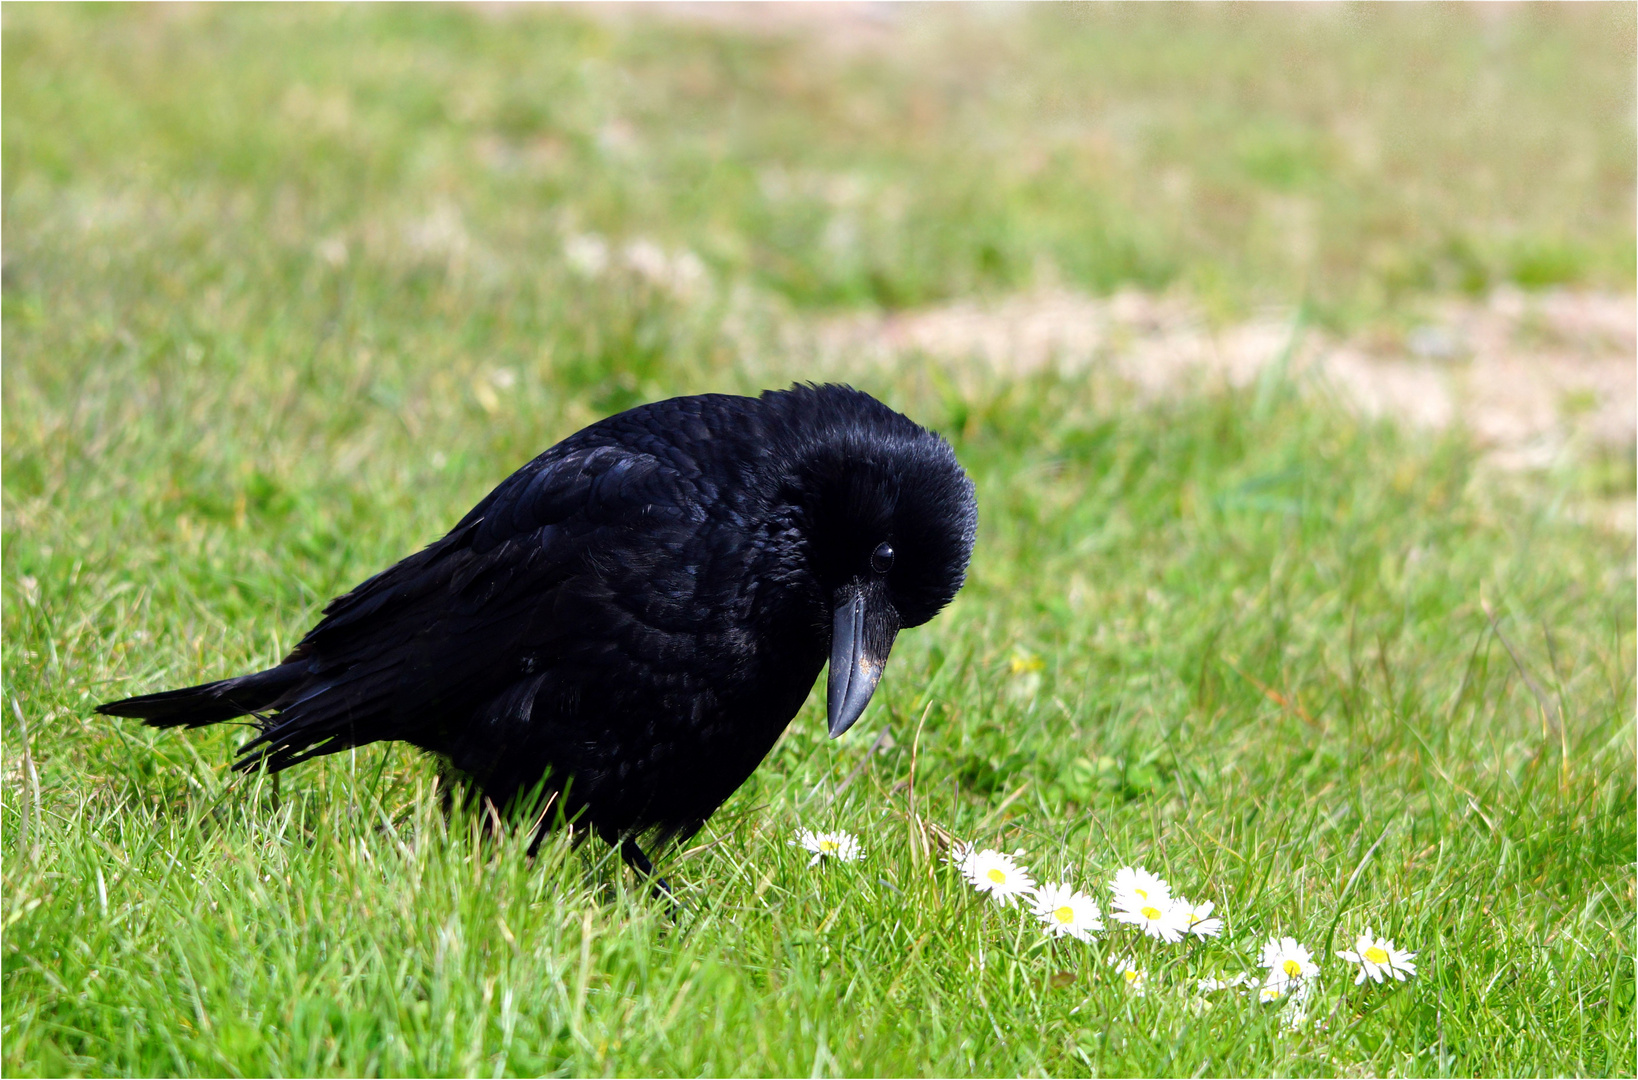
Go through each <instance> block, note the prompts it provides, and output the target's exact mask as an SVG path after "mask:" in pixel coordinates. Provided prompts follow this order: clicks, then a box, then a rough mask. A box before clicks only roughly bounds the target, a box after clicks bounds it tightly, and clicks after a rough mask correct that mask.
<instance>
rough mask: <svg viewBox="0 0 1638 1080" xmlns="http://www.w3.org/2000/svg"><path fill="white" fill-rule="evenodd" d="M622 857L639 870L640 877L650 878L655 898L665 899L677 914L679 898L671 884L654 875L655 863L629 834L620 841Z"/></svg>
mask: <svg viewBox="0 0 1638 1080" xmlns="http://www.w3.org/2000/svg"><path fill="white" fill-rule="evenodd" d="M620 858H622V859H624V860H625V861H626V865H627V866H629V867H631V868H632V869H633V870H635V871H637V876H638V877H641V878H647V879H648V880H649V882H650V883H651V884H650V887H649V891H650V893H652V894H653V896H654V899H656V900H664V901H665V902H666V905H667V906H668V907H669V908H670V909H671V914H672V915H673V916H675V915H676V914H677V898H676V897H674V896H672V895H671V886H669V885H667V884H666V883H665V878H663V877H655V876H654V864H653V863H651V862H649V861H648V856H647V855H644V854H643V849H642V848H640V847H638V846H637V841H635V840H633V839H631V838H630V837H629V836H628V837H627V838H626V839H624V840H622V841H620Z"/></svg>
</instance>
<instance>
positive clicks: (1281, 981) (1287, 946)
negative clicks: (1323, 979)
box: [1258, 937, 1319, 1001]
mask: <svg viewBox="0 0 1638 1080" xmlns="http://www.w3.org/2000/svg"><path fill="white" fill-rule="evenodd" d="M1258 963H1259V964H1261V965H1262V966H1263V967H1265V968H1267V969H1268V982H1267V983H1266V984H1265V985H1264V987H1263V990H1264V994H1263V1000H1264V1001H1275V1000H1278V999H1279V998H1280V997H1282V996H1284V994H1285V992H1286V991H1287V990H1288V989H1290V988H1292V986H1293V985H1294V984H1300V983H1301V982H1303V980H1305V979H1312V978H1313V977H1314V976H1316V975H1318V974H1319V965H1318V964H1316V963H1314V954H1313V953H1310V952H1309V951H1308V950H1307V949H1306V948H1304V947H1303V946H1301V945H1298V944H1297V939H1296V938H1288V937H1287V938H1269V939H1268V943H1267V944H1265V945H1264V946H1263V955H1262V959H1260V960H1259V961H1258ZM1270 987H1272V988H1273V989H1274V990H1275V993H1274V996H1273V997H1269V996H1268V994H1267V991H1268V989H1269V988H1270Z"/></svg>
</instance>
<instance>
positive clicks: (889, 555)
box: [870, 540, 893, 574]
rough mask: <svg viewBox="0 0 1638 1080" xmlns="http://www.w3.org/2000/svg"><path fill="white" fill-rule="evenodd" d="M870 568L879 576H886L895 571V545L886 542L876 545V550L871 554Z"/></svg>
mask: <svg viewBox="0 0 1638 1080" xmlns="http://www.w3.org/2000/svg"><path fill="white" fill-rule="evenodd" d="M870 568H871V569H872V570H874V571H876V573H878V574H885V573H887V572H888V571H889V570H891V569H893V545H892V544H889V543H888V542H887V541H886V540H883V541H882V542H881V543H879V544H877V545H876V550H875V551H872V552H871V553H870Z"/></svg>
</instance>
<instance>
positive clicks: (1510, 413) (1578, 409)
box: [815, 290, 1638, 468]
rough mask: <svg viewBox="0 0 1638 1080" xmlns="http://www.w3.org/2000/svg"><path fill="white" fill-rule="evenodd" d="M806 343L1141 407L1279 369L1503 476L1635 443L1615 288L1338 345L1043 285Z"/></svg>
mask: <svg viewBox="0 0 1638 1080" xmlns="http://www.w3.org/2000/svg"><path fill="white" fill-rule="evenodd" d="M815 344H816V346H817V349H818V352H819V353H820V355H821V357H822V358H824V359H826V360H827V361H829V363H830V364H832V365H836V366H844V367H845V366H847V365H848V364H849V363H858V362H860V361H866V362H877V363H881V362H894V361H897V360H898V359H900V358H903V357H906V356H911V355H920V356H923V357H926V358H928V359H931V360H935V361H940V362H945V363H971V362H977V363H979V364H981V365H983V366H986V367H988V368H990V369H991V370H993V371H994V372H995V373H996V374H1001V375H1015V376H1016V375H1028V374H1030V373H1033V372H1038V371H1041V370H1044V369H1049V368H1050V369H1054V370H1056V371H1058V372H1059V373H1061V374H1064V375H1075V374H1078V373H1088V372H1092V371H1103V372H1107V373H1110V374H1113V375H1116V376H1117V377H1119V378H1121V379H1122V380H1124V381H1126V382H1129V383H1130V384H1132V385H1133V386H1134V387H1136V388H1137V389H1138V390H1139V392H1140V393H1141V394H1143V395H1145V396H1148V397H1151V398H1154V397H1162V396H1166V395H1170V394H1175V393H1179V392H1182V391H1186V390H1195V389H1199V388H1202V387H1206V388H1210V387H1212V386H1218V387H1222V386H1245V385H1249V384H1250V383H1252V382H1254V381H1255V380H1257V379H1258V378H1260V377H1262V376H1263V375H1264V374H1265V373H1266V372H1268V371H1269V370H1270V369H1271V368H1273V367H1275V366H1277V365H1284V366H1285V371H1286V373H1287V374H1288V375H1289V376H1290V377H1291V378H1293V379H1297V380H1299V381H1301V382H1302V383H1304V384H1305V385H1307V386H1309V387H1311V388H1313V389H1315V390H1317V391H1319V392H1322V393H1329V394H1332V395H1334V396H1335V397H1336V398H1337V399H1338V400H1339V401H1341V402H1342V403H1344V404H1345V405H1347V406H1348V407H1350V408H1353V409H1356V410H1357V411H1359V412H1360V413H1361V414H1364V415H1368V416H1386V417H1391V418H1394V419H1397V420H1399V421H1402V422H1404V423H1407V424H1410V425H1413V426H1418V427H1424V428H1434V429H1440V428H1446V427H1449V426H1450V425H1453V424H1461V425H1464V426H1465V427H1466V428H1467V429H1468V430H1469V431H1470V432H1471V433H1472V434H1473V436H1474V437H1475V439H1476V440H1477V441H1478V442H1479V443H1480V444H1481V445H1482V446H1484V447H1486V448H1488V449H1489V451H1490V456H1491V458H1492V460H1493V461H1494V462H1495V463H1497V464H1500V465H1505V466H1508V467H1515V468H1519V467H1545V466H1548V465H1551V464H1553V463H1554V461H1556V460H1558V459H1559V458H1560V456H1561V455H1563V454H1566V453H1576V452H1579V451H1592V452H1602V453H1610V452H1614V453H1622V452H1631V451H1632V449H1633V447H1634V445H1635V444H1638V362H1635V356H1638V302H1635V299H1634V297H1632V296H1630V295H1616V294H1608V293H1574V292H1549V293H1541V294H1535V295H1527V294H1525V293H1522V292H1518V291H1515V290H1506V291H1500V292H1497V293H1496V294H1494V295H1492V296H1491V297H1490V298H1489V299H1488V300H1485V301H1482V302H1464V301H1447V302H1444V303H1441V304H1439V305H1438V306H1437V307H1436V308H1435V309H1434V314H1433V317H1432V318H1430V319H1429V320H1427V321H1426V322H1425V323H1423V324H1422V325H1419V326H1417V327H1416V328H1415V329H1413V330H1411V331H1410V332H1409V333H1405V334H1397V333H1395V334H1388V333H1384V332H1381V331H1377V332H1372V333H1366V334H1361V335H1358V336H1356V337H1350V338H1345V339H1337V338H1334V337H1332V336H1330V335H1327V334H1325V333H1323V332H1321V331H1319V330H1317V329H1315V328H1312V327H1304V326H1302V325H1301V324H1300V323H1299V322H1298V320H1297V319H1296V317H1295V315H1294V313H1292V312H1289V311H1270V312H1267V313H1265V314H1262V315H1259V316H1257V317H1254V318H1252V319H1249V320H1247V321H1244V322H1240V323H1235V324H1230V325H1227V326H1216V327H1214V326H1213V325H1211V323H1210V322H1209V321H1208V320H1207V319H1206V318H1205V317H1204V316H1203V315H1202V314H1201V312H1200V311H1199V310H1198V308H1196V307H1195V306H1194V305H1192V304H1190V303H1189V302H1188V301H1186V300H1181V299H1176V298H1171V297H1155V296H1147V295H1143V294H1140V293H1131V292H1129V293H1119V294H1116V295H1115V296H1112V297H1109V298H1107V299H1098V298H1093V297H1088V296H1083V295H1079V294H1075V293H1068V292H1062V291H1046V292H1038V293H1033V294H1028V295H1020V296H1013V297H1007V298H1005V299H1001V300H997V301H993V302H988V303H983V302H977V301H960V302H956V303H952V304H948V305H944V306H941V307H936V308H929V309H924V310H920V311H913V312H905V313H900V314H893V315H867V316H848V317H844V318H839V319H834V320H831V321H828V322H825V323H823V324H821V325H820V326H819V327H818V328H817V329H816V331H815Z"/></svg>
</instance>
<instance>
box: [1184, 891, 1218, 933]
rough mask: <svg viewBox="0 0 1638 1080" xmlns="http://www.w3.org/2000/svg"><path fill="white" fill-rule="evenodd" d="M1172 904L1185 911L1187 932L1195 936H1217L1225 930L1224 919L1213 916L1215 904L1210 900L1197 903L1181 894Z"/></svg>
mask: <svg viewBox="0 0 1638 1080" xmlns="http://www.w3.org/2000/svg"><path fill="white" fill-rule="evenodd" d="M1172 905H1173V906H1174V907H1176V908H1178V909H1179V910H1181V911H1182V913H1183V918H1184V924H1185V931H1184V932H1185V933H1189V934H1193V935H1194V936H1195V937H1216V936H1217V935H1218V934H1221V933H1222V932H1223V920H1222V919H1214V918H1212V917H1211V909H1212V907H1213V904H1212V902H1211V901H1210V900H1207V901H1204V902H1203V903H1199V904H1196V903H1193V902H1191V901H1188V900H1185V899H1183V898H1182V897H1181V896H1179V897H1178V898H1177V899H1175V900H1173V901H1172Z"/></svg>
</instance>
